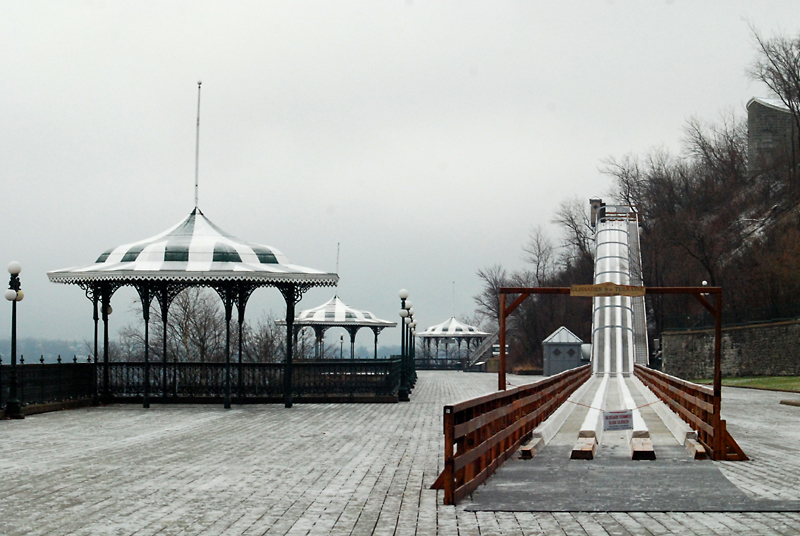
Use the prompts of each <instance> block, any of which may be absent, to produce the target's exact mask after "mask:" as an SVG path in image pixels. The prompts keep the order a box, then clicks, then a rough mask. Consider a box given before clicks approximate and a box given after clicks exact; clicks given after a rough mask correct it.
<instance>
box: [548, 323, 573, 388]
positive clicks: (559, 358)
mask: <svg viewBox="0 0 800 536" xmlns="http://www.w3.org/2000/svg"><path fill="white" fill-rule="evenodd" d="M581 345H583V341H582V340H581V339H580V338H579V337H578V336H577V335H575V334H574V333H572V332H571V331H570V330H568V329H567V328H565V327H564V326H561V327H560V328H558V329H557V330H555V331H554V332H553V333H552V334H551V335H550V336H549V337H547V338H546V339H545V340H544V341H542V353H543V354H544V375H545V376H553V375H555V374H558V373H560V372H564V371H565V370H569V369H573V368H576V367H580V366H581V364H582V363H581V360H582V357H583V352H582V351H581Z"/></svg>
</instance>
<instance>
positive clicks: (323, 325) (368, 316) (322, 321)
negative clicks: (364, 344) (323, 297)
mask: <svg viewBox="0 0 800 536" xmlns="http://www.w3.org/2000/svg"><path fill="white" fill-rule="evenodd" d="M396 325H397V322H390V321H389V320H381V319H380V318H378V317H376V316H375V315H374V314H372V313H370V312H369V311H363V310H359V309H354V308H353V307H350V306H348V305H347V304H345V303H344V302H343V301H342V300H341V299H339V296H338V294H337V295H335V296H334V297H333V298H331V299H330V300H328V301H327V302H325V303H323V304H322V305H320V306H319V307H314V308H313V309H306V310H304V311H300V313H299V314H298V315H297V317H296V318H295V319H294V326H295V330H296V331H297V330H300V329H302V328H304V327H311V328H313V329H314V335H315V340H316V345H315V347H314V357H316V358H320V357H322V355H323V352H324V346H323V344H324V339H325V332H326V331H327V330H328V329H330V328H332V327H341V328H344V329H345V330H346V331H347V333H349V334H350V357H351V358H355V351H356V350H355V345H356V333H358V330H359V329H361V328H369V329H371V330H372V332H373V333H374V334H375V359H377V358H378V335H379V334H380V332H381V331H383V330H384V329H385V328H390V327H391V328H393V327H395V326H396ZM296 331H295V332H296Z"/></svg>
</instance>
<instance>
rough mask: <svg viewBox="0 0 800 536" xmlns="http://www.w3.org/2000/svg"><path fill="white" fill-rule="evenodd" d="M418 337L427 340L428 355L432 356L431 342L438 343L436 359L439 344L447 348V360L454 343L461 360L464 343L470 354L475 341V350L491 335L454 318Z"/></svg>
mask: <svg viewBox="0 0 800 536" xmlns="http://www.w3.org/2000/svg"><path fill="white" fill-rule="evenodd" d="M417 336H418V337H422V338H423V339H425V345H426V348H427V354H428V355H430V350H431V341H434V342H435V343H436V358H438V357H439V344H440V342H443V343H444V346H445V358H448V357H449V355H448V353H449V352H448V347H449V345H450V343H451V342H452V343H454V344H456V345H457V348H458V350H457V356H458V359H461V343H462V342H463V343H466V347H467V354H469V351H470V346H471V345H472V343H473V341H474V345H475V348H477V347H478V346H480V344H481V343H482V342H483V339H484V338H486V337H488V336H489V333H486V332H485V331H481V330H479V329H478V328H476V327H475V326H470V325H469V324H465V323H463V322H459V321H458V320H456V317H454V316H453V317H450V318H449V319H448V320H446V321H444V322H442V323H441V324H436V325H435V326H431V327H429V328H428V329H426V330H425V331H423V332H421V333H418V334H417Z"/></svg>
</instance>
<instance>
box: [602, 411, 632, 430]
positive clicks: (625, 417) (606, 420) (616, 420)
mask: <svg viewBox="0 0 800 536" xmlns="http://www.w3.org/2000/svg"><path fill="white" fill-rule="evenodd" d="M603 430H604V431H606V432H607V431H609V430H633V411H631V410H625V411H604V412H603Z"/></svg>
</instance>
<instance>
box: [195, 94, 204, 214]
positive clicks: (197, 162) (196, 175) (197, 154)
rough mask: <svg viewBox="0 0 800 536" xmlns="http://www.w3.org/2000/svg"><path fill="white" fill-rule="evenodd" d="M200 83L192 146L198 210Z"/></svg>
mask: <svg viewBox="0 0 800 536" xmlns="http://www.w3.org/2000/svg"><path fill="white" fill-rule="evenodd" d="M202 83H203V81H202V80H198V81H197V134H196V137H195V144H194V208H198V206H197V203H198V201H197V191H198V184H199V175H200V85H201V84H202Z"/></svg>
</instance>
